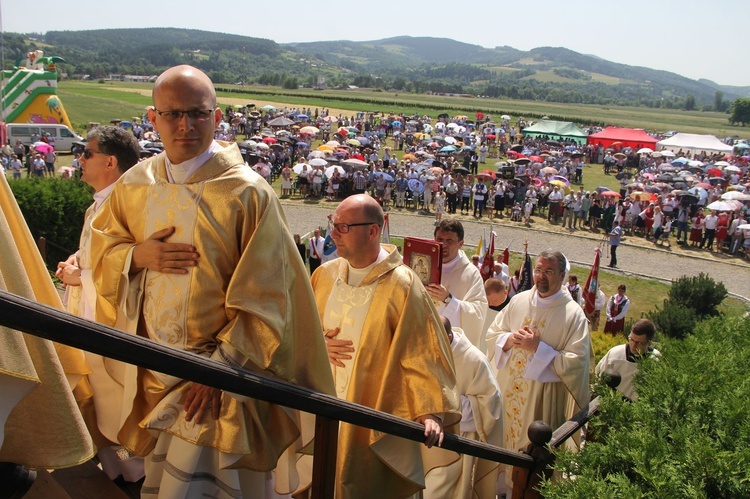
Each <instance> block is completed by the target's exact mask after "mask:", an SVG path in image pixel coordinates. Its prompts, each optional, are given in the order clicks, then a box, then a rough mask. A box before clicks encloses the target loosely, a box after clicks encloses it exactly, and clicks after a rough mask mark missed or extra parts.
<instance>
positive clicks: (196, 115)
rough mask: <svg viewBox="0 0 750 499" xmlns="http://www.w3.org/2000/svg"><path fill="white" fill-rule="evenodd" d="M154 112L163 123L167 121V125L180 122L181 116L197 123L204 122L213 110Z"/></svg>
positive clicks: (156, 110) (155, 110)
mask: <svg viewBox="0 0 750 499" xmlns="http://www.w3.org/2000/svg"><path fill="white" fill-rule="evenodd" d="M154 112H155V113H156V114H158V115H159V116H161V117H162V118H163V119H164V121H167V122H169V123H172V122H175V121H180V120H181V119H182V117H183V116H185V115H186V114H187V116H188V118H190V119H191V120H195V121H198V122H204V121H206V120H207V119H208V118H210V117H211V115H212V114H213V112H214V110H213V109H191V110H189V111H178V110H173V111H159V110H158V109H156V108H154Z"/></svg>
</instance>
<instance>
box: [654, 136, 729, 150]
mask: <svg viewBox="0 0 750 499" xmlns="http://www.w3.org/2000/svg"><path fill="white" fill-rule="evenodd" d="M656 146H657V147H659V148H661V149H669V150H670V151H675V152H676V151H679V150H680V149H682V150H685V149H688V150H692V151H706V152H715V151H718V152H724V153H730V154H731V152H732V146H728V145H726V144H725V143H724V142H722V141H720V140H719V139H717V138H716V137H715V136H713V135H697V134H694V133H678V134H675V135H674V136H672V137H670V138H668V139H665V140H662V141H661V142H657V143H656Z"/></svg>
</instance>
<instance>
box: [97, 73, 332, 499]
mask: <svg viewBox="0 0 750 499" xmlns="http://www.w3.org/2000/svg"><path fill="white" fill-rule="evenodd" d="M148 115H149V119H150V120H151V122H152V123H153V124H154V128H155V129H156V130H157V131H158V133H159V135H160V138H161V140H162V142H163V143H164V152H163V153H161V154H158V155H157V156H154V157H152V158H149V159H148V160H146V161H144V162H142V163H140V164H139V165H137V166H136V167H134V168H132V169H131V170H130V171H129V172H128V173H126V174H125V175H124V176H123V177H121V179H120V181H119V182H118V183H117V184H116V185H115V187H114V189H113V191H112V194H111V195H110V202H109V204H108V206H107V207H106V208H105V209H104V210H102V212H101V213H99V215H97V217H96V218H95V219H94V220H93V222H92V244H91V246H92V260H93V266H92V268H93V269H94V283H95V285H96V287H97V292H98V297H97V301H96V317H97V320H99V321H101V322H103V323H106V324H109V325H114V324H116V323H117V319H118V317H119V318H123V317H124V318H126V319H129V320H132V321H133V323H134V324H135V325H136V326H135V328H134V330H135V332H136V333H137V334H138V335H140V336H144V337H147V338H149V339H151V340H152V341H155V342H158V343H161V344H163V345H167V346H170V347H172V348H175V349H179V350H185V351H188V352H192V353H194V354H197V355H200V356H202V357H206V358H210V359H212V360H215V361H217V362H220V363H223V364H227V365H229V366H233V367H244V368H247V369H250V370H253V371H257V372H261V373H264V374H266V375H270V376H273V377H276V378H280V379H282V380H285V381H290V382H293V383H297V384H299V385H302V386H305V387H308V388H312V389H316V390H319V391H323V392H327V393H333V380H332V377H331V370H330V367H329V365H328V357H327V354H326V349H325V344H324V341H323V335H322V329H321V325H320V322H319V320H318V319H317V313H316V310H315V301H314V297H313V294H312V289H311V287H310V284H309V279H308V277H307V272H306V270H305V267H304V264H303V262H302V259H301V258H300V256H299V252H298V251H297V247H296V246H295V244H294V240H293V239H292V235H291V233H290V232H289V229H288V227H287V224H286V220H285V218H284V214H283V211H282V209H281V206H280V204H279V202H278V199H277V197H276V194H275V193H274V192H273V190H272V189H271V188H270V186H269V185H268V184H267V183H266V182H265V180H263V178H262V177H260V176H259V175H257V174H256V173H255V172H253V171H252V169H250V168H249V167H247V165H245V162H244V160H243V159H242V156H241V154H240V151H239V149H238V148H237V145H236V144H233V143H232V144H230V143H226V142H219V141H216V140H214V131H215V130H216V128H217V126H218V124H219V123H220V121H221V110H220V109H219V108H218V107H217V103H216V93H215V90H214V87H213V84H212V83H211V80H210V79H209V78H208V76H206V75H205V74H204V73H203V72H201V71H200V70H198V69H196V68H193V67H190V66H177V67H173V68H170V69H168V70H166V71H165V72H164V73H162V74H161V75H160V76H159V77H158V78H157V80H156V82H155V84H154V89H153V108H151V109H149V112H148ZM135 389H136V392H135V398H134V401H133V404H132V410H131V411H130V414H129V415H128V417H127V418H126V420H125V423H124V425H123V427H122V429H121V430H120V432H119V435H118V436H119V441H120V443H121V444H122V445H123V446H124V447H125V448H127V449H128V450H130V451H132V452H133V453H135V454H136V455H138V456H144V457H145V471H146V479H145V482H144V484H143V487H142V489H141V495H142V497H157V496H158V497H203V496H208V497H220V496H221V497H225V496H227V497H229V496H231V497H265V494H266V492H271V491H267V488H266V485H267V480H268V479H269V478H270V472H271V470H274V469H276V470H277V473H276V475H275V476H276V480H275V483H272V484H271V485H273V486H275V490H276V492H278V493H289V492H291V491H293V490H294V489H295V488H296V486H297V485H298V484H297V483H294V482H295V477H296V476H297V474H296V473H294V472H292V471H291V470H284V472H283V473H282V472H281V471H282V470H281V469H280V468H277V465H278V466H279V467H280V466H281V465H282V464H284V463H286V464H288V465H289V466H294V463H295V462H296V460H295V459H294V457H295V456H294V455H293V453H294V451H295V450H297V449H301V448H302V446H303V445H304V444H305V443H306V442H305V441H302V439H301V438H298V437H300V436H303V437H304V436H307V435H308V434H307V433H306V431H305V430H306V428H304V425H302V424H301V422H300V420H299V419H298V414H297V413H296V412H295V411H290V410H287V409H286V408H284V407H281V406H277V405H273V404H268V403H265V402H262V401H258V400H254V399H248V398H246V397H242V396H239V395H236V394H232V393H226V392H223V391H221V390H218V389H216V388H213V387H210V386H205V385H201V384H200V383H196V382H191V381H188V380H184V379H178V378H175V377H173V376H169V375H166V374H163V373H160V372H156V371H151V370H147V369H140V368H139V369H138V377H137V382H136V383H135ZM285 452H288V453H291V454H290V455H288V456H287V458H284V459H280V458H281V456H282V454H284V453H285ZM282 477H287V478H289V480H284V481H282ZM269 482H271V481H270V480H269Z"/></svg>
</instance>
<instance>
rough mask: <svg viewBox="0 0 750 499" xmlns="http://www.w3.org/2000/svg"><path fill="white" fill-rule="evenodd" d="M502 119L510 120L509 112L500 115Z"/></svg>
mask: <svg viewBox="0 0 750 499" xmlns="http://www.w3.org/2000/svg"><path fill="white" fill-rule="evenodd" d="M500 119H501V120H509V119H510V116H508V115H507V114H504V115H502V116H500Z"/></svg>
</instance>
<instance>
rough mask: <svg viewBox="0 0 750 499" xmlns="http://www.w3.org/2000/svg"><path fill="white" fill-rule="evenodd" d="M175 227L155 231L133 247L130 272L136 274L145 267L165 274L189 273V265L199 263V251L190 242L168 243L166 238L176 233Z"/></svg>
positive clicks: (193, 265) (192, 265)
mask: <svg viewBox="0 0 750 499" xmlns="http://www.w3.org/2000/svg"><path fill="white" fill-rule="evenodd" d="M174 231H175V228H174V227H167V228H166V229H162V230H160V231H157V232H154V233H153V234H151V236H149V238H148V239H146V240H145V241H143V242H142V243H140V244H137V245H136V246H135V248H134V249H133V260H132V263H131V265H130V273H131V274H135V273H137V272H140V271H141V270H143V269H149V270H155V271H157V272H163V273H165V274H187V272H188V270H187V267H195V266H196V265H198V257H199V256H200V255H198V253H196V252H195V248H194V247H193V246H191V245H189V244H183V243H168V242H165V239H166V238H168V237H169V236H171V235H172V234H174Z"/></svg>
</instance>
